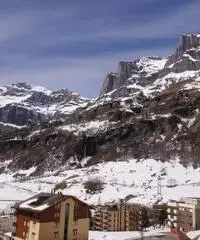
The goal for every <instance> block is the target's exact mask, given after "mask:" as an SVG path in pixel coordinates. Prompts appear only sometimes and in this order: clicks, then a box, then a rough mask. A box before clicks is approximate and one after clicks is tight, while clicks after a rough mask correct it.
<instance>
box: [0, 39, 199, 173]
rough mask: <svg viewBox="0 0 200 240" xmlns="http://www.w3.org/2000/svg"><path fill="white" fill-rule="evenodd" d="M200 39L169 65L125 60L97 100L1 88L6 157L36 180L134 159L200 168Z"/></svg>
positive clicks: (1, 153) (0, 133)
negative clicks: (44, 175)
mask: <svg viewBox="0 0 200 240" xmlns="http://www.w3.org/2000/svg"><path fill="white" fill-rule="evenodd" d="M199 47H200V45H199V36H196V35H187V36H182V38H181V41H180V44H179V46H178V48H177V50H176V52H175V53H174V54H172V55H171V56H170V57H169V58H167V59H162V58H159V57H144V58H141V59H138V60H135V61H133V62H120V63H119V68H118V72H117V73H109V74H108V75H107V77H106V79H105V81H104V83H103V87H102V89H101V95H100V97H98V98H97V99H92V100H86V99H83V98H81V97H80V96H79V95H78V94H76V93H73V92H70V91H69V90H59V91H55V92H51V91H49V90H47V89H43V88H38V87H33V86H29V85H27V84H22V85H20V86H16V85H14V86H10V87H2V88H0V89H1V90H0V98H1V100H2V99H4V101H1V102H0V104H1V106H0V159H1V161H4V160H6V159H11V160H12V161H11V162H10V164H9V166H8V169H12V171H13V170H18V169H20V168H22V169H28V168H30V167H32V166H37V172H35V174H41V173H43V172H44V171H47V170H54V169H59V168H60V167H63V166H64V167H66V168H68V169H71V168H80V167H82V166H83V162H85V159H87V162H86V163H85V164H84V165H86V166H87V165H96V164H97V163H99V162H106V161H118V160H126V159H130V158H135V159H138V160H140V159H145V158H154V159H157V160H161V161H169V160H170V159H174V158H177V157H178V158H179V160H180V162H181V163H183V164H185V165H188V164H193V165H195V166H197V165H199V164H200V163H199V157H198V156H199V153H200V147H199V139H200V134H199V132H200V131H199V130H200V71H199V70H200V68H199V65H198V64H199Z"/></svg>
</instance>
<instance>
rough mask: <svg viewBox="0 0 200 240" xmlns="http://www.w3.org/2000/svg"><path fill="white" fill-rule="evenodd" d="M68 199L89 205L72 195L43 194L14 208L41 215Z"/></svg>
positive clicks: (17, 204)
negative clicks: (40, 213)
mask: <svg viewBox="0 0 200 240" xmlns="http://www.w3.org/2000/svg"><path fill="white" fill-rule="evenodd" d="M68 198H73V199H74V200H76V201H78V202H81V203H82V204H84V205H87V203H85V202H82V201H81V200H79V199H78V198H76V197H74V196H71V195H63V194H62V193H58V194H55V193H53V194H52V193H44V192H42V193H39V194H36V195H34V196H32V197H31V198H28V199H27V200H25V201H22V202H19V203H16V204H15V206H13V208H15V209H18V210H20V209H21V210H25V211H28V212H38V213H39V212H42V211H44V210H46V209H48V208H50V207H52V206H54V205H55V204H57V203H59V202H61V201H63V200H66V199H68Z"/></svg>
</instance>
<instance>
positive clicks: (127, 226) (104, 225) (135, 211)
mask: <svg viewBox="0 0 200 240" xmlns="http://www.w3.org/2000/svg"><path fill="white" fill-rule="evenodd" d="M140 208H141V205H139V204H125V203H123V202H122V201H120V202H119V203H118V204H107V205H104V206H99V207H97V209H96V211H95V213H94V216H93V225H94V227H95V229H98V230H106V231H135V230H138V229H139V210H140Z"/></svg>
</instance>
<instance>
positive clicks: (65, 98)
mask: <svg viewBox="0 0 200 240" xmlns="http://www.w3.org/2000/svg"><path fill="white" fill-rule="evenodd" d="M87 102H88V99H85V98H82V97H80V96H79V94H78V93H75V92H72V91H69V90H67V89H61V90H57V91H50V90H48V89H47V88H45V87H41V86H32V85H29V84H27V83H24V82H19V83H16V84H11V85H7V86H4V87H0V111H1V117H0V121H1V122H4V123H10V124H14V125H22V124H28V123H30V122H31V121H33V122H34V123H35V122H36V123H39V122H44V121H46V122H47V121H49V120H52V119H59V118H60V117H61V116H63V115H68V114H71V113H72V112H74V111H75V110H76V109H77V108H79V107H84V106H85V105H86V104H87ZM22 114H24V115H26V118H27V120H24V121H21V122H22V123H21V122H20V123H19V121H18V120H17V119H18V118H19V117H20V118H21V117H22V116H21V115H22ZM33 116H34V117H33ZM33 118H35V119H34V120H33Z"/></svg>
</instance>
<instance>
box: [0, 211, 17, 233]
mask: <svg viewBox="0 0 200 240" xmlns="http://www.w3.org/2000/svg"><path fill="white" fill-rule="evenodd" d="M13 222H14V216H13V215H2V216H0V232H12V230H13Z"/></svg>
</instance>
